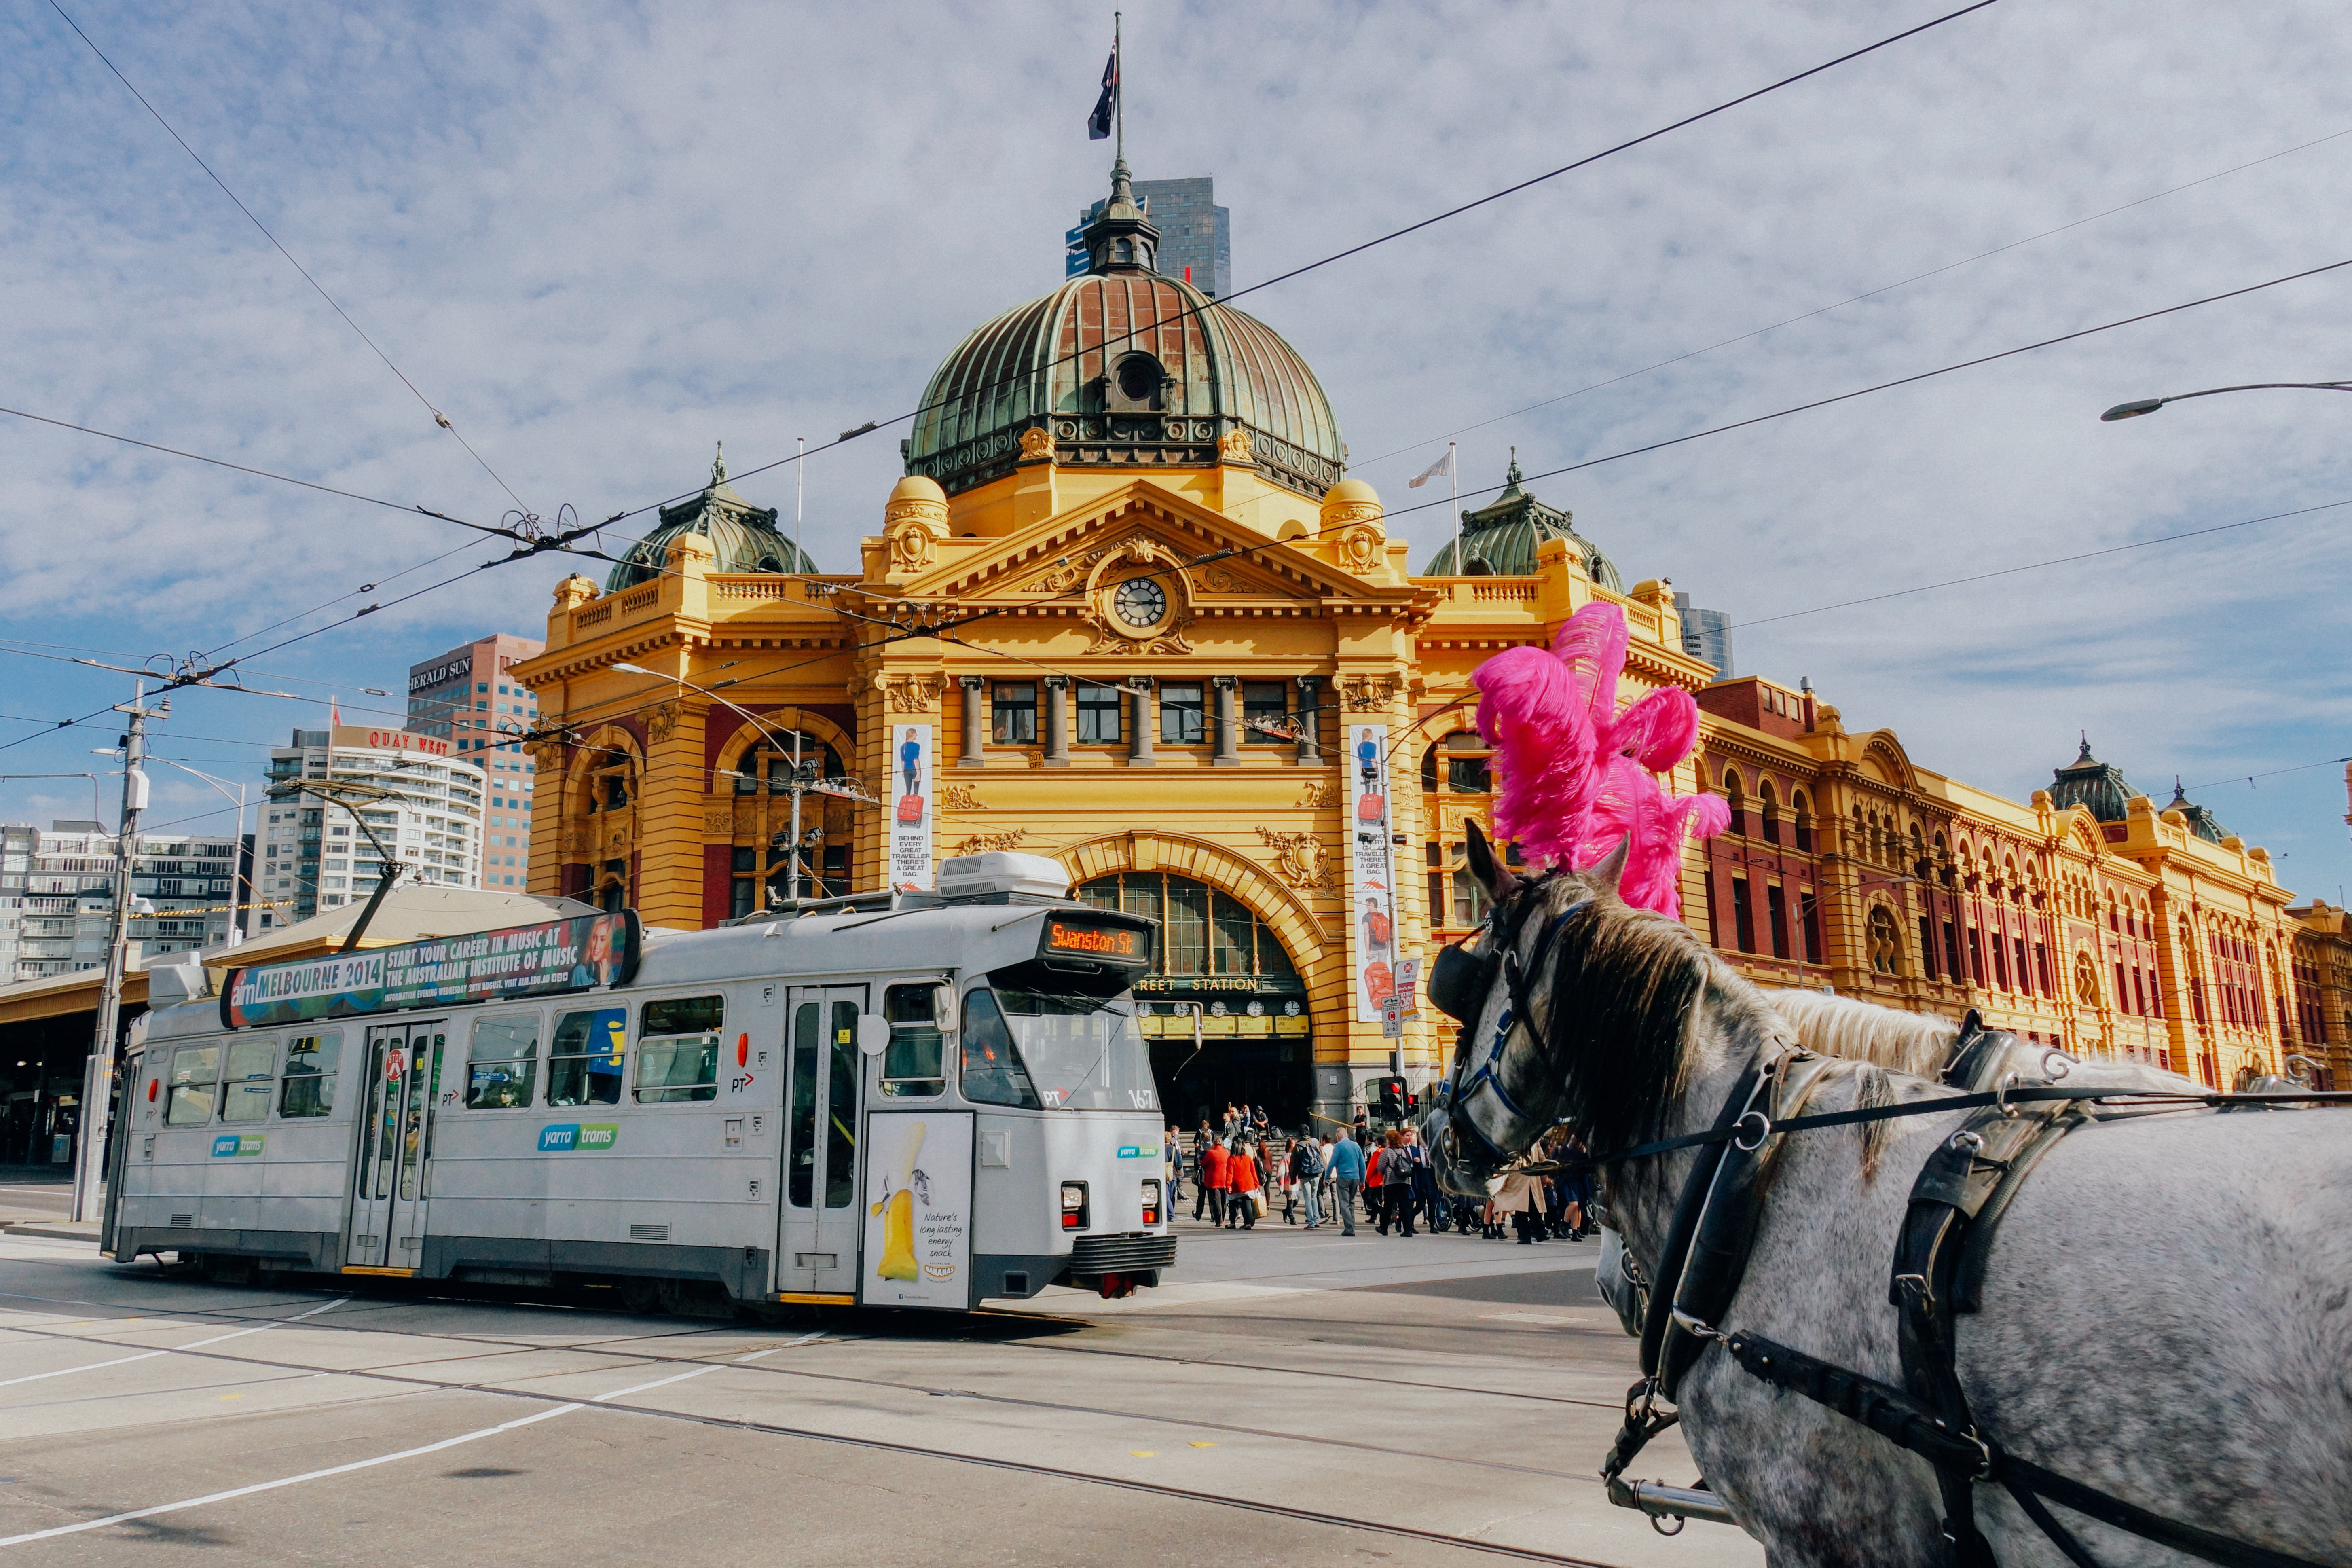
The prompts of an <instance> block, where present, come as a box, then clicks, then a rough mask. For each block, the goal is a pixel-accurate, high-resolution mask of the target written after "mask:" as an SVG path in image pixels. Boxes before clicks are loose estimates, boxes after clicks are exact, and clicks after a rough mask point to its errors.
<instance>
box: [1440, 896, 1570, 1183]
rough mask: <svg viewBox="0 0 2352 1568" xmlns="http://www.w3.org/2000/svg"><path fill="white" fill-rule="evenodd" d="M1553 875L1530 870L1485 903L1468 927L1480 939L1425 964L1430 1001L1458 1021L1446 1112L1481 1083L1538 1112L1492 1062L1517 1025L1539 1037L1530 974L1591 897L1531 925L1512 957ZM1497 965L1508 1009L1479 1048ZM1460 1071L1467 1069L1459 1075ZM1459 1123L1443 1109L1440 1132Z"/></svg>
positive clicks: (1516, 1109)
mask: <svg viewBox="0 0 2352 1568" xmlns="http://www.w3.org/2000/svg"><path fill="white" fill-rule="evenodd" d="M1558 875H1559V873H1558V872H1556V871H1555V872H1551V873H1548V874H1546V875H1545V876H1543V877H1540V878H1537V879H1534V880H1532V881H1529V882H1528V883H1526V884H1525V885H1524V889H1523V890H1522V892H1521V893H1520V895H1519V896H1517V897H1516V898H1513V899H1511V900H1507V901H1504V902H1498V903H1496V905H1494V906H1493V907H1492V908H1491V909H1489V910H1488V911H1487V914H1486V920H1485V921H1482V922H1481V923H1480V925H1479V928H1478V931H1477V932H1475V933H1474V936H1475V939H1476V940H1477V941H1478V943H1479V946H1478V951H1477V952H1475V954H1474V953H1473V952H1470V951H1469V949H1468V948H1467V947H1466V946H1465V943H1466V942H1469V941H1471V940H1473V939H1472V938H1465V939H1464V940H1463V942H1449V943H1447V944H1446V945H1445V947H1444V948H1443V949H1442V950H1440V952H1438V955H1437V962H1436V963H1434V964H1433V966H1432V968H1431V971H1430V981H1429V999H1430V1002H1431V1004H1432V1005H1434V1006H1435V1007H1437V1008H1438V1009H1439V1010H1440V1011H1441V1012H1444V1014H1446V1015H1447V1016H1450V1017H1453V1018H1454V1019H1456V1020H1458V1021H1459V1022H1460V1024H1461V1026H1462V1027H1461V1030H1460V1033H1459V1034H1458V1035H1456V1037H1455V1039H1454V1071H1453V1072H1452V1073H1450V1074H1448V1075H1447V1076H1448V1079H1449V1089H1448V1093H1447V1096H1446V1100H1447V1102H1448V1108H1449V1112H1450V1111H1452V1110H1459V1109H1460V1108H1461V1107H1463V1106H1464V1105H1465V1103H1466V1102H1467V1101H1468V1100H1469V1098H1470V1096H1471V1094H1472V1093H1473V1092H1474V1091H1475V1090H1477V1089H1488V1090H1490V1091H1491V1092H1492V1093H1493V1094H1494V1096H1495V1099H1496V1101H1497V1102H1498V1103H1499V1104H1500V1105H1501V1106H1502V1107H1503V1109H1504V1110H1507V1111H1508V1112H1510V1114H1511V1115H1513V1116H1515V1117H1517V1118H1518V1119H1519V1120H1521V1121H1536V1120H1538V1118H1537V1117H1536V1116H1534V1115H1533V1114H1532V1113H1531V1112H1529V1111H1528V1110H1527V1108H1526V1107H1524V1106H1522V1105H1520V1104H1519V1103H1518V1101H1517V1100H1516V1099H1514V1098H1513V1096H1512V1095H1511V1092H1510V1091H1509V1090H1508V1089H1506V1088H1504V1086H1503V1081H1502V1077H1501V1074H1500V1072H1499V1071H1498V1070H1497V1069H1498V1068H1499V1067H1500V1065H1501V1062H1502V1059H1503V1051H1504V1048H1505V1047H1507V1045H1508V1044H1509V1043H1510V1040H1511V1037H1512V1036H1513V1035H1515V1034H1517V1032H1518V1031H1519V1030H1520V1029H1522V1028H1524V1029H1526V1030H1527V1031H1528V1037H1530V1038H1531V1039H1533V1040H1536V1041H1538V1043H1540V1042H1541V1041H1542V1039H1543V1037H1544V1035H1546V1034H1548V1033H1549V1025H1547V1026H1546V1027H1544V1028H1542V1029H1538V1027H1537V1025H1536V1016H1535V1000H1534V994H1533V992H1532V990H1531V989H1530V980H1531V977H1532V976H1533V975H1536V974H1539V973H1543V971H1544V968H1545V966H1546V965H1547V964H1548V963H1550V962H1551V961H1552V956H1553V952H1554V950H1555V948H1556V947H1557V945H1558V943H1559V938H1560V933H1561V932H1562V931H1564V930H1565V929H1566V928H1567V925H1568V921H1569V920H1570V917H1572V916H1574V915H1576V914H1577V913H1578V912H1579V911H1580V910H1583V909H1585V908H1586V907H1587V906H1588V905H1590V904H1591V902H1592V900H1591V896H1590V895H1588V896H1586V897H1584V898H1581V899H1579V900H1576V901H1575V902H1574V903H1571V904H1570V905H1569V906H1568V907H1567V908H1566V909H1564V910H1559V912H1558V913H1556V914H1554V915H1552V916H1551V917H1550V918H1549V920H1547V921H1545V922H1544V925H1543V928H1542V929H1541V931H1538V933H1537V936H1536V945H1535V951H1534V952H1533V953H1532V954H1530V955H1529V956H1528V959H1527V960H1526V962H1525V963H1522V962H1521V961H1520V958H1519V940H1520V937H1521V935H1522V933H1524V932H1525V931H1526V930H1527V923H1528V921H1529V920H1530V919H1532V918H1534V916H1535V915H1536V913H1537V912H1538V910H1542V909H1543V907H1544V903H1545V891H1544V890H1545V889H1548V888H1549V887H1550V885H1551V883H1552V882H1553V880H1554V879H1556V878H1557V877H1558ZM1498 972H1499V973H1500V974H1501V975H1502V978H1503V981H1504V984H1506V985H1507V987H1508V990H1509V994H1510V1011H1509V1013H1508V1014H1507V1015H1506V1016H1505V1017H1504V1018H1503V1020H1502V1022H1501V1024H1500V1025H1499V1026H1497V1027H1496V1030H1495V1037H1494V1038H1493V1040H1492V1041H1491V1042H1488V1044H1487V1046H1486V1051H1485V1054H1484V1055H1483V1056H1480V1055H1478V1045H1479V1042H1478V1039H1477V1028H1478V1021H1479V1019H1480V1018H1482V1017H1483V1016H1485V1015H1486V1001H1487V998H1488V997H1490V996H1492V995H1493V994H1494V992H1495V977H1496V973H1498ZM1556 1054H1557V1053H1549V1054H1547V1055H1546V1056H1545V1057H1544V1058H1543V1059H1544V1062H1545V1066H1546V1068H1547V1070H1548V1071H1549V1074H1550V1075H1551V1079H1552V1082H1551V1085H1550V1088H1551V1089H1552V1092H1553V1093H1555V1094H1557V1093H1559V1090H1560V1089H1562V1088H1563V1087H1564V1085H1565V1083H1566V1079H1567V1070H1568V1069H1567V1067H1566V1064H1564V1063H1562V1062H1559V1061H1557V1060H1554V1059H1552V1058H1553V1057H1554V1056H1556ZM1474 1058H1475V1060H1474ZM1465 1073H1466V1074H1467V1076H1466V1077H1465V1076H1462V1075H1464V1074H1465ZM1463 1131H1464V1125H1463V1121H1462V1119H1461V1118H1459V1117H1457V1116H1454V1115H1452V1114H1450V1113H1449V1115H1448V1116H1447V1118H1446V1132H1447V1135H1448V1136H1449V1137H1455V1138H1457V1139H1458V1137H1459V1136H1460V1135H1461V1134H1462V1132H1463ZM1466 1131H1467V1132H1468V1134H1469V1135H1470V1136H1474V1137H1476V1138H1477V1139H1478V1140H1479V1142H1483V1143H1486V1145H1487V1148H1488V1152H1490V1153H1491V1154H1492V1155H1493V1156H1494V1157H1495V1163H1496V1165H1497V1166H1501V1165H1506V1164H1508V1163H1510V1156H1509V1155H1507V1154H1506V1153H1504V1152H1503V1151H1502V1150H1500V1149H1498V1148H1496V1147H1495V1146H1494V1145H1493V1142H1492V1141H1491V1140H1489V1139H1487V1138H1486V1135H1485V1134H1484V1133H1481V1132H1479V1131H1478V1130H1477V1128H1476V1127H1475V1125H1472V1126H1469V1127H1468V1128H1467V1129H1466ZM1457 1151H1458V1144H1457Z"/></svg>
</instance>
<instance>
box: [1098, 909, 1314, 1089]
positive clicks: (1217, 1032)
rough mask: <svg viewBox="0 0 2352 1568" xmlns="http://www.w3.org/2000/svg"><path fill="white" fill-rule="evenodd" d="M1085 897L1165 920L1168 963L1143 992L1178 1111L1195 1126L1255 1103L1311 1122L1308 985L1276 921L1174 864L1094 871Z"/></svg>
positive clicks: (1146, 1028) (1155, 1057)
mask: <svg viewBox="0 0 2352 1568" xmlns="http://www.w3.org/2000/svg"><path fill="white" fill-rule="evenodd" d="M1078 897H1079V898H1081V899H1083V900H1086V901H1087V903H1089V904H1092V905H1094V906H1095V907H1096V908H1097V909H1106V910H1110V909H1115V910H1125V911H1127V912H1128V913H1129V914H1139V915H1148V916H1150V918H1152V919H1153V920H1156V921H1160V963H1159V966H1158V967H1157V968H1156V969H1155V970H1154V971H1153V972H1152V973H1151V974H1150V976H1149V977H1148V978H1146V979H1143V980H1139V981H1138V982H1136V986H1135V995H1136V1002H1137V1013H1138V1015H1139V1017H1138V1022H1139V1024H1140V1025H1141V1026H1142V1029H1143V1033H1144V1036H1145V1037H1147V1038H1148V1039H1149V1040H1150V1042H1151V1069H1152V1075H1153V1077H1154V1078H1156V1079H1158V1080H1159V1086H1160V1104H1161V1105H1162V1106H1163V1107H1164V1108H1165V1109H1166V1110H1167V1113H1168V1117H1169V1119H1170V1120H1171V1121H1176V1122H1178V1123H1179V1124H1180V1125H1181V1126H1184V1127H1187V1128H1190V1127H1192V1126H1195V1125H1197V1124H1198V1123H1199V1121H1200V1119H1201V1117H1202V1114H1203V1113H1204V1112H1206V1113H1209V1114H1212V1115H1213V1114H1216V1113H1219V1112H1222V1111H1223V1110H1224V1108H1225V1106H1226V1104H1227V1103H1228V1102H1231V1103H1234V1104H1237V1105H1238V1104H1242V1103H1244V1102H1246V1103H1248V1104H1251V1105H1263V1106H1265V1108H1266V1113H1267V1115H1269V1116H1270V1117H1272V1118H1273V1119H1274V1121H1276V1122H1278V1123H1280V1124H1282V1125H1284V1126H1288V1127H1296V1126H1299V1125H1302V1124H1303V1123H1305V1121H1307V1108H1308V1105H1309V1104H1310V1102H1312V1100H1314V1098H1315V1041H1314V1036H1313V1031H1312V1026H1311V1025H1310V1023H1309V1021H1308V1014H1307V986H1306V984H1305V982H1304V981H1302V980H1301V979H1300V978H1299V974H1298V969H1297V964H1296V963H1293V962H1292V959H1291V956H1290V954H1289V952H1286V950H1285V949H1284V947H1283V945H1282V942H1281V939H1280V938H1278V937H1277V936H1276V934H1275V932H1274V928H1273V927H1272V926H1270V925H1268V924H1267V923H1266V921H1264V920H1262V919H1260V918H1259V916H1258V915H1257V913H1256V911H1255V910H1252V909H1251V908H1250V907H1249V906H1248V905H1247V904H1244V903H1243V902H1242V901H1241V900H1239V899H1237V898H1235V897H1234V895H1232V894H1231V893H1228V892H1226V891H1224V890H1223V889H1221V888H1213V887H1211V886H1210V885H1209V884H1208V883H1206V882H1202V881H1200V880H1197V879H1194V878H1191V877H1186V876H1182V875H1180V874H1178V873H1176V872H1173V871H1159V870H1152V871H1121V872H1118V873H1117V874H1115V875H1112V876H1108V877H1097V878H1096V879H1094V880H1092V881H1089V882H1086V883H1082V884H1080V886H1079V888H1078ZM1196 1007H1197V1008H1198V1009H1199V1018H1198V1023H1199V1034H1198V1040H1199V1044H1198V1045H1197V1046H1196V1045H1195V1044H1194V1040H1195V1034H1194V1023H1195V1018H1194V1009H1195V1008H1196Z"/></svg>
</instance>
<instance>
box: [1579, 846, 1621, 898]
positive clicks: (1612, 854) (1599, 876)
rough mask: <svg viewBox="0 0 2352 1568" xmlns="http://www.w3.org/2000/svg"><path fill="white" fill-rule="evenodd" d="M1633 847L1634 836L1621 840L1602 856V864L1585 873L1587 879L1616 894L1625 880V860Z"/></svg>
mask: <svg viewBox="0 0 2352 1568" xmlns="http://www.w3.org/2000/svg"><path fill="white" fill-rule="evenodd" d="M1632 848H1633V835H1632V834H1630V833H1629V834H1627V835H1626V836H1625V837H1622V838H1620V839H1619V840H1618V841H1617V847H1616V848H1614V849H1612V850H1611V851H1609V853H1608V854H1607V855H1604V856H1602V857H1601V862H1600V864H1598V865H1596V866H1594V867H1593V868H1591V870H1589V871H1587V872H1585V873H1584V875H1585V878H1586V879H1587V880H1589V881H1591V882H1595V883H1597V884H1599V885H1600V886H1601V887H1604V888H1606V889H1609V890H1610V891H1611V892H1612V893H1613V892H1615V891H1616V890H1617V885H1618V884H1619V883H1620V882H1622V881H1623V880H1624V879H1625V858H1626V856H1627V854H1628V853H1629V852H1630V851H1631V849H1632Z"/></svg>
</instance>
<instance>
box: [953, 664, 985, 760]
mask: <svg viewBox="0 0 2352 1568" xmlns="http://www.w3.org/2000/svg"><path fill="white" fill-rule="evenodd" d="M958 684H959V685H961V687H962V688H963V754H962V755H961V756H960V757H958V758H957V759H956V766H958V767H960V768H984V767H986V766H988V753H987V752H986V751H985V750H984V749H983V747H984V745H985V742H984V740H983V739H982V737H983V735H984V733H985V731H982V728H981V725H982V722H983V721H984V720H985V718H986V712H985V710H984V708H983V706H982V701H981V696H982V689H983V688H985V687H986V686H987V684H988V682H986V681H985V680H982V679H981V678H980V677H979V676H977V675H967V676H964V677H963V678H962V679H961V680H960V681H959V682H958Z"/></svg>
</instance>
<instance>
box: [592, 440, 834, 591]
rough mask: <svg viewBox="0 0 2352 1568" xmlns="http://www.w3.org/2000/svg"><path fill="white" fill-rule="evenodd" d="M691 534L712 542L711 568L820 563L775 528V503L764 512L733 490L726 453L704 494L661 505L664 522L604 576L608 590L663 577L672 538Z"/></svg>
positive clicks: (796, 567) (801, 568) (797, 568)
mask: <svg viewBox="0 0 2352 1568" xmlns="http://www.w3.org/2000/svg"><path fill="white" fill-rule="evenodd" d="M688 533H698V534H701V535H702V536H703V537H704V538H705V539H708V540H709V541H710V550H711V555H712V560H711V563H710V570H711V571H713V572H794V573H801V572H805V573H814V571H815V570H816V563H814V562H813V561H811V560H810V559H809V558H808V557H807V555H805V554H803V552H802V551H801V549H800V547H799V546H798V545H796V544H794V543H793V542H792V541H791V540H789V539H786V538H785V537H784V536H783V535H782V534H781V533H779V532H777V531H776V513H775V510H774V509H773V508H770V509H768V510H764V511H763V510H761V509H760V508H758V507H755V506H753V505H752V504H751V502H750V501H747V500H744V499H743V498H742V497H741V496H740V495H737V494H736V493H735V491H734V489H733V487H731V486H730V485H729V484H728V482H727V461H726V458H725V457H724V455H723V454H722V455H721V456H720V457H719V458H718V459H716V460H715V461H713V462H712V463H711V465H710V483H709V485H707V486H705V487H704V488H703V490H702V493H701V494H699V495H697V496H693V497H691V498H689V499H688V500H682V501H679V502H678V503H677V505H675V506H666V507H664V508H662V510H661V521H660V523H659V524H658V525H656V527H655V529H654V531H652V532H651V533H648V534H646V536H645V537H644V538H643V539H640V540H638V541H637V542H635V544H633V545H631V546H630V547H629V549H628V552H627V553H626V554H625V555H623V556H622V557H621V560H620V563H618V564H617V565H615V566H614V568H613V571H612V574H611V575H610V576H608V577H606V578H605V579H604V592H606V593H608V594H616V593H618V592H620V591H621V590H622V589H624V588H633V587H635V586H636V585H637V584H640V583H650V582H652V581H653V580H654V579H655V578H656V577H658V576H660V575H661V574H662V570H663V568H664V567H665V566H666V565H667V563H668V561H669V547H670V545H671V543H672V542H675V541H676V540H677V538H678V537H679V536H680V535H681V534H688Z"/></svg>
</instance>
